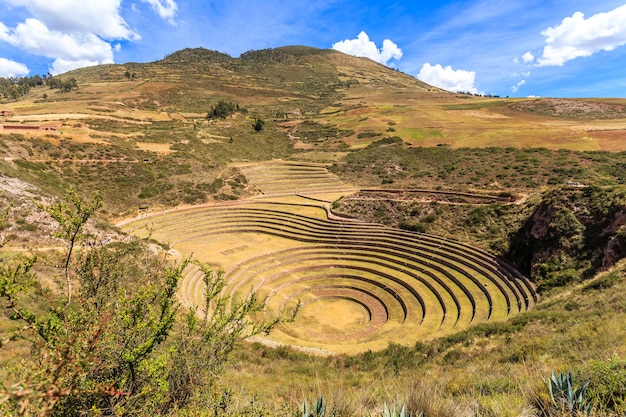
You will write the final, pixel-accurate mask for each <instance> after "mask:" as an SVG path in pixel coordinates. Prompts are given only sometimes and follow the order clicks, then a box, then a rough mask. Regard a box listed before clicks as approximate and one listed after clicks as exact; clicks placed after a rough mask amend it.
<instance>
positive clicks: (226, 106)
mask: <svg viewBox="0 0 626 417" xmlns="http://www.w3.org/2000/svg"><path fill="white" fill-rule="evenodd" d="M237 111H239V104H238V103H233V102H232V101H228V100H220V101H218V102H217V104H216V105H214V106H211V110H209V113H208V114H207V116H206V118H207V119H218V118H219V119H225V118H227V117H228V116H230V115H232V114H233V113H235V112H237Z"/></svg>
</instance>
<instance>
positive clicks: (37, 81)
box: [0, 74, 78, 100]
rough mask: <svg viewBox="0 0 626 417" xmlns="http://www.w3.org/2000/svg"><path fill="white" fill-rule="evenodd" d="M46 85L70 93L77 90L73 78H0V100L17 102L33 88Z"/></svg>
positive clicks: (76, 83)
mask: <svg viewBox="0 0 626 417" xmlns="http://www.w3.org/2000/svg"><path fill="white" fill-rule="evenodd" d="M42 85H47V86H49V87H50V88H51V89H58V90H61V91H63V92H70V91H72V90H76V89H77V88H78V82H77V81H76V79H75V78H73V77H72V78H68V79H61V78H58V77H53V76H52V75H50V74H48V75H43V76H41V75H33V76H30V77H9V78H2V77H0V99H4V100H17V99H19V98H20V97H23V96H25V95H26V94H28V93H29V92H30V90H31V88H33V87H38V86H42Z"/></svg>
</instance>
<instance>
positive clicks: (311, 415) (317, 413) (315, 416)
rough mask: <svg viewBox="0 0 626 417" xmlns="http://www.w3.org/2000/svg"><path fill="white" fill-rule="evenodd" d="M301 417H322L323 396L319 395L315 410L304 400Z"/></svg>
mask: <svg viewBox="0 0 626 417" xmlns="http://www.w3.org/2000/svg"><path fill="white" fill-rule="evenodd" d="M302 417H324V396H323V395H320V397H319V398H318V399H317V403H315V408H313V403H311V406H309V404H307V402H306V399H305V400H304V402H303V403H302Z"/></svg>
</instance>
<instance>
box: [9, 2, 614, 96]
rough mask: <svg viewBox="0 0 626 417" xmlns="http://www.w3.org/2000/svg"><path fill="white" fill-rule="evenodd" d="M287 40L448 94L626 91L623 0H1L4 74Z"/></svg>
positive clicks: (234, 52)
mask: <svg viewBox="0 0 626 417" xmlns="http://www.w3.org/2000/svg"><path fill="white" fill-rule="evenodd" d="M287 45H306V46H312V47H317V48H323V49H327V48H334V49H337V50H339V51H341V52H344V53H347V54H351V55H355V56H364V57H367V58H370V59H373V60H375V61H377V62H379V63H381V64H383V65H386V66H389V67H391V68H395V69H397V70H400V71H402V72H404V73H406V74H409V75H412V76H414V77H416V78H418V79H420V80H422V81H425V82H427V83H429V84H432V85H435V86H437V87H441V88H444V89H446V90H449V91H453V92H457V91H465V92H471V93H476V94H490V95H498V96H501V97H506V96H509V97H626V2H625V1H624V0H621V1H611V0H594V1H589V0H558V1H553V0H526V1H521V0H465V1H446V0H441V1H418V0H405V1H393V0H385V1H379V0H371V1H363V0H360V1H357V0H316V1H311V0H306V1H301V0H290V1H285V0H263V1H261V0H0V77H20V76H27V75H30V76H32V75H35V74H39V75H44V74H48V73H50V74H52V75H57V74H60V73H63V72H66V71H69V70H72V69H75V68H80V67H84V66H89V65H97V64H105V63H118V64H123V63H126V62H150V61H155V60H159V59H162V58H164V57H165V56H167V55H168V54H170V53H172V52H175V51H177V50H180V49H183V48H195V47H204V48H207V49H212V50H217V51H220V52H225V53H227V54H229V55H231V56H232V57H238V56H239V55H240V54H242V53H244V52H246V51H249V50H256V49H264V48H276V47H280V46H287Z"/></svg>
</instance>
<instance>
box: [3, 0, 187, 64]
mask: <svg viewBox="0 0 626 417" xmlns="http://www.w3.org/2000/svg"><path fill="white" fill-rule="evenodd" d="M4 1H5V2H6V3H8V4H9V5H11V6H13V7H23V8H24V9H26V11H27V12H28V13H30V15H31V17H29V18H27V19H26V20H25V21H24V22H22V23H18V24H17V25H16V26H15V27H14V28H8V27H7V26H6V25H4V24H3V23H2V22H0V41H5V42H7V43H9V44H11V45H13V46H15V47H17V48H20V49H22V50H23V51H26V52H28V53H30V54H34V55H40V56H45V57H47V58H51V59H53V60H54V61H53V62H52V64H51V66H50V72H51V73H52V74H58V73H61V72H65V71H69V70H71V69H75V68H80V67H84V66H89V65H98V64H107V63H112V62H114V61H113V55H114V53H115V52H119V51H120V50H121V44H120V43H119V42H115V41H119V40H123V41H136V40H139V39H141V36H140V35H139V34H138V33H137V32H136V31H135V30H134V29H132V28H131V27H130V26H129V24H128V23H127V22H126V21H125V20H124V18H123V17H122V15H121V14H120V13H121V6H122V0H97V1H85V0H4ZM141 1H142V2H144V3H148V4H149V5H150V6H152V9H153V10H154V11H155V12H156V13H157V14H158V15H159V16H160V17H161V18H162V19H164V20H167V21H168V22H170V23H174V16H175V15H176V12H177V10H178V6H177V4H176V1H175V0H141ZM114 42H115V44H113V43H114Z"/></svg>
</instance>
